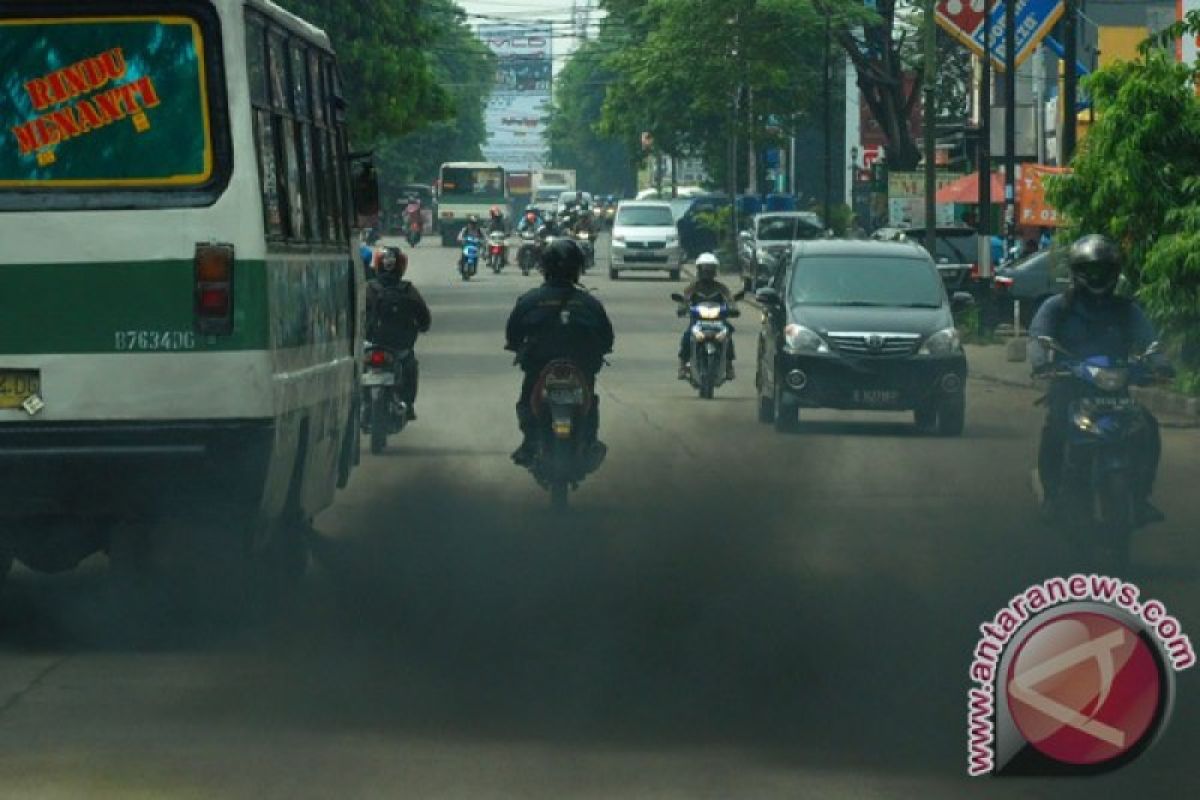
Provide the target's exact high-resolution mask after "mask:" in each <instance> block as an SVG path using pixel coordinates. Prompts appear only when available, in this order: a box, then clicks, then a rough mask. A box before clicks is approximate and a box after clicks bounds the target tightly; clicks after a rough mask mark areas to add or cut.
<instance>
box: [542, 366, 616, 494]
mask: <svg viewBox="0 0 1200 800" xmlns="http://www.w3.org/2000/svg"><path fill="white" fill-rule="evenodd" d="M530 401H531V406H532V410H533V416H534V419H535V420H536V423H537V437H538V445H537V451H536V453H535V455H534V458H533V460H532V461H531V462H530V464H529V466H528V469H529V471H530V472H531V473H532V474H533V477H534V478H535V479H536V480H537V482H538V484H539V485H540V486H542V488H544V489H546V490H547V491H549V492H550V504H551V506H553V507H554V508H556V509H565V508H566V507H567V497H568V495H569V493H570V491H571V490H572V489H578V488H579V484H580V483H581V482H582V481H583V479H584V478H585V477H586V476H587V475H588V474H589V473H591V472H593V471H595V469H596V468H597V467H599V466H600V462H601V461H603V459H604V451H603V446H602V445H598V444H597V443H596V442H595V441H594V439H593V436H591V435H590V433H589V431H588V430H587V421H588V415H589V413H590V412H591V409H592V404H593V403H594V402H595V395H594V394H593V391H592V386H591V381H590V380H588V377H587V374H586V373H585V372H584V371H583V370H582V369H581V368H580V367H579V365H578V364H576V363H575V362H574V361H571V360H569V359H559V360H556V361H551V362H550V363H549V364H547V365H546V368H545V369H543V370H542V372H541V374H540V375H539V376H538V380H537V383H536V384H534V388H533V393H532V394H531V395H530Z"/></svg>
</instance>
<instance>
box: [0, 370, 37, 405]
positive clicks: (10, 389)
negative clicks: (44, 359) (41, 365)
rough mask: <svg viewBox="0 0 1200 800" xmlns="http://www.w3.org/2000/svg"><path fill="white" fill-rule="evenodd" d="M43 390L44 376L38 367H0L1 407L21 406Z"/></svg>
mask: <svg viewBox="0 0 1200 800" xmlns="http://www.w3.org/2000/svg"><path fill="white" fill-rule="evenodd" d="M41 391H42V377H41V374H40V373H39V372H38V371H37V370H36V369H0V408H20V407H21V404H22V403H24V402H25V401H26V400H27V399H29V398H30V397H31V396H33V395H35V394H40V393H41Z"/></svg>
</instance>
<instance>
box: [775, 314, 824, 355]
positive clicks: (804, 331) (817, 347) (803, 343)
mask: <svg viewBox="0 0 1200 800" xmlns="http://www.w3.org/2000/svg"><path fill="white" fill-rule="evenodd" d="M783 351H784V352H785V353H788V354H789V355H794V356H796V355H802V354H804V353H828V352H829V345H827V344H825V340H824V339H822V338H821V337H820V336H819V335H817V332H816V331H814V330H812V329H811V328H806V327H804V326H803V325H797V324H796V323H794V322H793V323H791V324H790V325H788V326H787V327H786V328H784V329H783Z"/></svg>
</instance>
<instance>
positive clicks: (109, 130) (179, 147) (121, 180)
mask: <svg viewBox="0 0 1200 800" xmlns="http://www.w3.org/2000/svg"><path fill="white" fill-rule="evenodd" d="M204 34H205V29H204V27H203V26H202V24H201V22H200V21H199V20H197V19H194V18H191V17H185V16H145V15H136V16H135V15H130V16H113V17H95V16H88V17H70V16H66V17H41V18H37V19H24V18H13V17H0V76H2V77H0V191H4V190H27V191H28V190H32V191H35V192H36V191H39V190H46V191H50V192H53V193H69V192H72V191H74V192H76V193H78V192H80V191H97V190H99V191H121V192H131V191H134V192H136V191H138V190H140V189H146V188H150V189H178V190H192V189H197V188H201V187H205V186H208V185H211V184H212V183H213V181H214V172H215V170H216V155H215V147H214V131H213V129H214V121H213V119H212V114H211V108H212V104H211V103H210V99H211V98H210V96H209V95H210V87H209V74H210V73H209V67H208V66H206V59H207V58H209V57H210V54H211V53H212V51H211V49H208V50H207V52H206V42H205V36H204ZM5 205H8V204H7V203H6V204H5Z"/></svg>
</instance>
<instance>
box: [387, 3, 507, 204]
mask: <svg viewBox="0 0 1200 800" xmlns="http://www.w3.org/2000/svg"><path fill="white" fill-rule="evenodd" d="M422 13H423V14H424V15H425V16H426V17H428V19H429V24H430V25H431V27H434V30H435V38H434V39H433V41H432V42H431V43H430V46H429V47H428V48H427V50H426V52H427V53H428V57H429V60H430V66H431V69H432V72H433V76H434V79H435V80H436V81H437V83H438V85H439V86H441V87H442V88H443V90H445V91H446V92H447V93H448V95H449V99H450V103H451V107H452V110H453V116H452V117H451V118H449V119H443V120H438V121H435V122H431V123H429V124H427V125H425V126H424V127H422V128H420V129H419V130H416V131H414V132H412V133H409V134H407V135H405V136H399V137H395V136H393V137H389V138H387V139H385V140H384V141H383V142H382V143H381V144H380V146H379V149H378V151H377V152H376V160H377V162H378V163H379V166H380V177H381V181H382V186H383V194H384V200H385V202H386V203H388V204H389V206H390V205H393V204H394V203H395V201H396V200H397V199H399V194H398V187H399V186H401V185H402V184H405V183H413V182H416V183H431V182H432V181H433V180H434V179H435V178H436V176H437V169H438V167H439V166H440V165H441V164H442V163H443V162H446V161H473V160H481V159H482V158H483V152H482V149H481V148H482V145H483V143H484V142H485V141H486V139H487V128H486V123H485V121H484V109H485V107H486V105H487V99H488V96H489V95H490V94H491V91H492V86H493V84H494V82H495V58H494V57H493V55H492V53H491V51H490V50H488V48H487V47H486V46H484V44H483V43H482V42H481V41H479V39H478V37H476V36H475V34H474V33H473V32H472V31H471V29H470V27H469V26H468V25H467V23H466V18H465V16H464V15H463V12H462V9H461V8H459V7H458V6H457V5H455V4H454V3H453V2H451V0H425V8H424V9H423V12H422Z"/></svg>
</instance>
